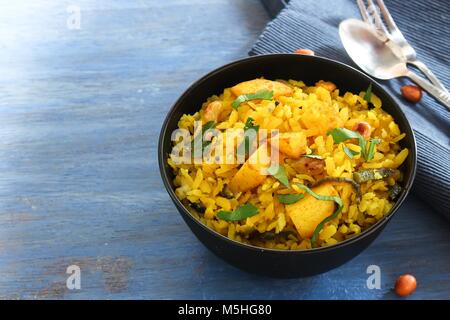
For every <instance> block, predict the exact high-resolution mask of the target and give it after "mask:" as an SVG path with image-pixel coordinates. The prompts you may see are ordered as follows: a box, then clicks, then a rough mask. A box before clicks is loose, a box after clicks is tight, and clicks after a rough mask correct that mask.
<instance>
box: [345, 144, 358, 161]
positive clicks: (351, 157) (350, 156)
mask: <svg viewBox="0 0 450 320" xmlns="http://www.w3.org/2000/svg"><path fill="white" fill-rule="evenodd" d="M344 152H345V154H346V155H347V156H348V157H349V158H350V159H353V157H354V156H357V155H358V154H359V152H357V151H353V150H352V149H350V148H348V147H346V146H344Z"/></svg>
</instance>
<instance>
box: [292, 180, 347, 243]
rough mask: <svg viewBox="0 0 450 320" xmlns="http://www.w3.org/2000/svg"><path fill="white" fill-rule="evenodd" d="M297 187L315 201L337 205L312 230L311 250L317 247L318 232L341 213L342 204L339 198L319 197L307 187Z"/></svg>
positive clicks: (301, 185) (299, 185) (300, 185)
mask: <svg viewBox="0 0 450 320" xmlns="http://www.w3.org/2000/svg"><path fill="white" fill-rule="evenodd" d="M297 186H298V187H299V188H301V189H303V190H305V191H306V192H308V193H309V194H310V195H311V196H313V197H314V198H316V199H317V200H323V201H334V202H336V204H337V205H338V208H337V209H336V210H335V211H334V212H333V213H332V214H331V215H330V216H328V217H326V218H325V219H323V220H322V221H321V222H320V223H319V224H318V225H317V227H316V229H315V230H314V233H313V235H312V237H311V246H312V247H313V248H315V247H316V246H317V238H318V236H319V233H320V231H321V230H322V229H323V227H324V225H325V223H327V222H329V221H331V220H333V219H334V218H336V217H337V216H338V214H339V213H340V212H341V211H342V209H343V208H344V204H343V203H342V199H341V198H339V197H338V196H324V195H320V194H317V193H315V192H314V191H312V190H311V189H309V188H308V187H307V186H305V185H303V184H300V183H299V184H297Z"/></svg>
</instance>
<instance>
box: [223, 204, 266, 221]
mask: <svg viewBox="0 0 450 320" xmlns="http://www.w3.org/2000/svg"><path fill="white" fill-rule="evenodd" d="M258 212H259V210H258V208H257V207H255V206H254V205H252V204H250V203H247V204H244V205H242V206H240V207H239V208H237V209H236V210H234V211H224V210H221V211H219V212H218V213H217V218H219V219H222V220H225V221H240V220H244V219H246V218H249V217H252V216H254V215H256V214H257V213H258Z"/></svg>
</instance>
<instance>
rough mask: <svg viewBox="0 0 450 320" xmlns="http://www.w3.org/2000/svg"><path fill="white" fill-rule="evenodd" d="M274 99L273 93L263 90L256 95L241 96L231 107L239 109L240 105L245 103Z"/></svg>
mask: <svg viewBox="0 0 450 320" xmlns="http://www.w3.org/2000/svg"><path fill="white" fill-rule="evenodd" d="M272 98H273V91H269V90H265V89H263V90H259V91H257V92H255V93H248V94H241V95H240V96H238V97H237V98H236V100H234V101H233V103H232V104H231V106H232V107H233V109H237V108H238V107H239V105H240V104H241V103H243V102H245V101H249V100H259V99H261V100H272Z"/></svg>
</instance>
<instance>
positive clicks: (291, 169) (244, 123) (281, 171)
mask: <svg viewBox="0 0 450 320" xmlns="http://www.w3.org/2000/svg"><path fill="white" fill-rule="evenodd" d="M371 91H372V88H371V86H370V87H369V88H368V89H367V90H366V91H365V92H360V93H358V94H355V93H351V92H340V91H339V88H337V87H336V85H334V84H333V83H331V82H328V81H319V82H318V83H316V84H315V85H313V86H307V85H305V83H303V82H302V81H295V80H288V81H286V80H276V81H272V80H266V79H263V78H261V79H253V80H249V81H245V82H242V83H239V84H236V85H235V86H233V87H231V88H226V89H224V91H223V93H221V94H220V95H219V96H212V97H209V98H208V99H207V100H206V101H205V102H204V103H203V105H202V106H201V108H200V106H199V111H198V112H196V113H194V114H185V115H183V116H182V117H181V119H180V120H179V122H178V127H179V128H180V129H182V130H184V132H189V133H190V138H189V139H190V140H189V142H190V143H189V145H190V146H191V147H192V149H191V151H192V150H193V147H194V144H196V143H197V142H196V141H197V140H196V139H198V138H200V145H201V146H202V152H205V149H206V152H205V153H203V158H201V160H202V161H196V162H195V161H194V162H193V163H187V162H185V163H180V162H179V161H177V159H176V156H177V155H178V152H176V153H172V154H171V155H170V156H169V158H168V163H169V165H170V166H171V167H172V169H173V173H174V176H175V178H174V185H175V193H176V195H177V197H178V198H179V199H180V200H181V201H182V202H183V203H184V205H185V206H186V207H187V208H188V209H189V210H190V211H191V213H192V215H194V216H195V217H196V218H197V219H199V220H200V221H201V222H202V223H203V224H205V225H206V226H207V227H209V228H211V229H213V230H215V231H217V232H218V233H220V234H222V235H224V236H227V237H228V238H230V239H232V240H236V241H239V242H242V243H246V244H251V245H254V246H258V247H264V248H272V249H285V250H304V249H310V248H312V247H324V246H329V245H333V244H336V243H338V242H340V241H343V240H345V239H348V238H350V237H354V236H356V235H358V234H360V233H361V232H363V231H364V230H365V229H367V228H368V227H370V226H371V225H373V224H374V223H376V222H377V221H378V220H380V219H383V217H385V216H386V215H387V214H388V213H389V212H390V210H391V208H392V207H393V205H394V203H395V198H396V197H397V196H398V195H399V193H400V192H401V187H400V184H401V180H402V172H401V165H402V163H403V162H404V161H405V159H406V158H407V157H408V149H406V148H404V149H402V148H401V147H400V145H399V141H400V140H401V139H403V138H404V137H405V134H404V133H402V132H400V129H399V127H398V125H397V124H396V123H395V121H394V119H393V117H392V116H391V115H389V114H388V113H386V112H385V111H384V110H383V109H382V101H380V99H379V98H378V97H377V96H376V95H375V94H374V93H372V92H371ZM199 121H201V125H200V126H195V123H196V122H197V123H199ZM207 129H211V130H207ZM227 129H240V131H239V132H241V133H242V132H243V133H244V134H243V135H242V134H241V135H238V136H237V137H236V138H235V139H234V138H233V139H226V137H227V135H229V133H228V131H227ZM249 129H252V130H254V132H257V133H259V132H262V131H263V129H266V130H267V131H268V132H269V134H268V136H267V137H266V139H265V142H266V144H264V145H261V146H259V145H258V139H257V138H255V137H253V138H252V136H250V137H249V138H246V136H245V133H246V132H247V130H249ZM212 130H215V131H216V132H219V133H223V135H224V136H225V138H224V137H222V138H219V137H218V136H215V135H211V134H209V136H208V135H207V133H208V131H212ZM271 130H272V131H271ZM201 138H203V140H201ZM219 140H220V144H218V142H219ZM202 141H206V142H202ZM263 141H264V140H263ZM275 141H277V144H276V148H273V149H270V151H269V148H271V145H272V144H274V145H275ZM182 143H183V142H182V141H181V139H179V138H177V139H175V141H174V150H175V149H176V147H179V146H180V145H181V144H182ZM230 144H231V145H230ZM184 145H188V144H186V143H185V142H184ZM218 145H219V147H218V148H219V149H218V148H217V146H218ZM218 150H222V151H224V152H223V154H219V153H218ZM229 150H237V152H236V154H231V156H230V152H229ZM242 150H244V152H242ZM274 150H275V151H274ZM239 152H240V153H239ZM275 153H276V155H277V157H278V163H277V164H275V165H273V164H272V163H269V164H267V163H266V162H264V161H262V160H261V159H263V158H264V157H266V158H267V157H270V156H272V155H274V154H275ZM238 156H240V157H241V158H240V159H241V160H242V158H243V161H241V162H240V163H238V161H225V160H224V158H227V157H228V160H236V159H237V158H238ZM195 157H196V156H195V154H193V153H192V154H191V155H190V156H189V158H190V159H194V158H195ZM200 157H202V156H200ZM230 158H232V159H230ZM258 159H259V160H258ZM197 160H198V159H197ZM252 160H253V161H252Z"/></svg>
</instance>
